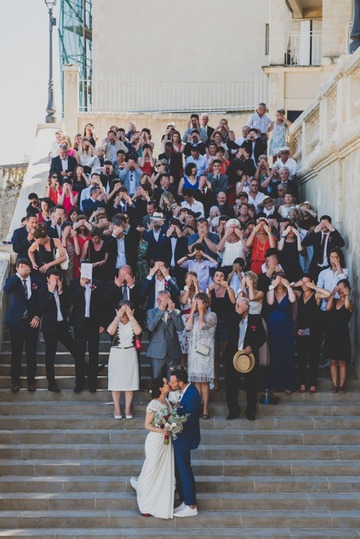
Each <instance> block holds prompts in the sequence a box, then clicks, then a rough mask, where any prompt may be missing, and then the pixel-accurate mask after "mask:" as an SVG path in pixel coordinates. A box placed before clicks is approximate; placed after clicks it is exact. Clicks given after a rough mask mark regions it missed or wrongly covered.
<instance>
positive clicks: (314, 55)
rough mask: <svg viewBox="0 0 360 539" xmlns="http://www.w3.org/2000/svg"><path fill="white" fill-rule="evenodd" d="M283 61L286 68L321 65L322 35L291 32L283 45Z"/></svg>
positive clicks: (318, 33) (319, 33)
mask: <svg viewBox="0 0 360 539" xmlns="http://www.w3.org/2000/svg"><path fill="white" fill-rule="evenodd" d="M285 47H286V48H285V50H286V52H285V61H284V64H285V65H287V66H296V65H298V66H309V65H312V66H318V65H321V51H322V33H321V32H318V31H317V32H315V31H314V32H309V33H301V32H291V33H289V34H288V35H287V39H286V44H285Z"/></svg>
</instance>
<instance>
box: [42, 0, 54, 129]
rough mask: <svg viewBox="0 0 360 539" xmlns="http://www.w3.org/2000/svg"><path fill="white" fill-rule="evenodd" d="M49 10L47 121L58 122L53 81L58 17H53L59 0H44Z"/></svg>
mask: <svg viewBox="0 0 360 539" xmlns="http://www.w3.org/2000/svg"><path fill="white" fill-rule="evenodd" d="M44 2H45V4H46V7H47V8H48V11H49V84H48V104H47V107H46V113H47V114H46V120H45V121H46V123H47V124H52V123H55V122H56V116H55V113H56V109H55V103H54V81H53V65H52V56H53V54H52V31H53V26H56V19H55V17H53V9H54V8H55V6H56V2H57V0H44Z"/></svg>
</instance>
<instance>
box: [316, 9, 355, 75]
mask: <svg viewBox="0 0 360 539" xmlns="http://www.w3.org/2000/svg"><path fill="white" fill-rule="evenodd" d="M352 9H353V0H341V2H339V0H323V19H322V35H323V39H322V64H323V65H329V64H332V63H334V60H336V59H337V58H338V57H339V56H341V55H342V54H346V53H347V50H348V44H347V43H346V38H347V24H348V23H350V22H352Z"/></svg>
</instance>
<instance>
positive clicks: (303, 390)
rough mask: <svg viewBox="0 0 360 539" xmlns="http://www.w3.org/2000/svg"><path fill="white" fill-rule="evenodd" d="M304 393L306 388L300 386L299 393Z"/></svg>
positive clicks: (302, 385)
mask: <svg viewBox="0 0 360 539" xmlns="http://www.w3.org/2000/svg"><path fill="white" fill-rule="evenodd" d="M305 392H306V387H305V385H304V384H301V386H300V387H299V393H305Z"/></svg>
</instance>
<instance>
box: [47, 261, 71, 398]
mask: <svg viewBox="0 0 360 539" xmlns="http://www.w3.org/2000/svg"><path fill="white" fill-rule="evenodd" d="M39 304H40V309H41V312H42V323H41V330H42V332H43V334H44V339H45V369H46V378H47V380H48V384H49V385H48V390H49V391H52V392H54V393H59V392H60V388H59V386H58V385H57V383H56V382H55V356H56V350H57V343H58V341H60V342H61V343H62V344H63V345H64V346H65V348H67V349H68V351H69V352H70V354H71V355H72V356H73V358H74V360H75V363H76V362H77V349H76V345H75V341H74V339H73V337H72V336H71V335H70V333H69V330H68V325H67V321H66V314H65V309H66V308H67V306H68V298H67V293H66V292H64V289H63V284H62V273H61V270H58V269H53V268H52V269H50V270H49V271H48V272H47V274H46V285H45V286H43V287H42V288H41V290H40V292H39Z"/></svg>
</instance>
